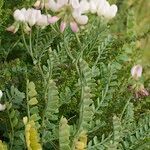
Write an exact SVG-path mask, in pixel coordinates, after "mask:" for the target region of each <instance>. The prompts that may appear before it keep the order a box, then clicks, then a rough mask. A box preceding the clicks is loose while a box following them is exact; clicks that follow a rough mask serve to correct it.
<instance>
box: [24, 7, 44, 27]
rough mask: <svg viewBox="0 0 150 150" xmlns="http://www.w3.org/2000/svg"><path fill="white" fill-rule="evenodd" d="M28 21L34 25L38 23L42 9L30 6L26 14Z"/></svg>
mask: <svg viewBox="0 0 150 150" xmlns="http://www.w3.org/2000/svg"><path fill="white" fill-rule="evenodd" d="M25 17H26V21H27V23H28V24H29V25H30V26H31V27H32V26H34V25H35V24H36V22H37V20H38V19H40V17H41V11H40V10H36V9H33V8H31V9H30V8H29V9H28V10H27V12H26V14H25Z"/></svg>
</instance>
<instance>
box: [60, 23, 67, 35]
mask: <svg viewBox="0 0 150 150" xmlns="http://www.w3.org/2000/svg"><path fill="white" fill-rule="evenodd" d="M66 26H67V23H66V22H61V24H60V32H61V33H63V32H64V30H65V29H66Z"/></svg>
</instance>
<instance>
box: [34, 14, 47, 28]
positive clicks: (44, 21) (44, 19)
mask: <svg viewBox="0 0 150 150" xmlns="http://www.w3.org/2000/svg"><path fill="white" fill-rule="evenodd" d="M36 24H37V25H38V26H43V27H45V26H48V25H49V23H48V16H47V15H41V16H40V18H39V19H38V20H37V23H36Z"/></svg>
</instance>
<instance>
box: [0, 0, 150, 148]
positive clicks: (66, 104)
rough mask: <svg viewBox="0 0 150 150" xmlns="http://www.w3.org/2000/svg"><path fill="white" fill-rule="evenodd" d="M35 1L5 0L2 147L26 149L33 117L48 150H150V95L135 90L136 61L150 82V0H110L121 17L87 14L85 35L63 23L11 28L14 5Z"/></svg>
mask: <svg viewBox="0 0 150 150" xmlns="http://www.w3.org/2000/svg"><path fill="white" fill-rule="evenodd" d="M34 2H35V1H29V0H27V1H22V0H20V1H14V0H10V1H4V0H1V1H0V90H2V91H3V97H2V98H1V103H2V104H4V103H5V104H6V110H5V111H3V112H2V111H1V112H0V120H1V126H0V139H1V140H0V149H4V150H5V149H6V148H5V147H6V145H7V148H8V149H10V150H24V149H26V148H27V147H26V144H27V143H26V142H27V141H26V139H25V132H24V125H23V121H22V120H23V118H24V117H25V116H27V118H28V121H27V122H28V123H27V124H26V125H28V127H27V126H26V125H25V128H26V127H27V128H28V129H31V128H30V127H31V126H32V125H33V124H34V123H35V124H34V125H33V128H32V129H33V130H31V133H33V134H32V135H31V138H32V136H34V135H36V140H37V141H38V143H41V146H42V148H43V150H52V149H54V150H58V149H60V150H82V149H88V150H117V149H118V150H149V149H150V147H149V145H150V138H149V137H150V114H149V106H150V105H149V102H150V101H149V100H150V98H149V97H141V98H138V99H136V98H135V97H134V94H133V93H134V91H132V89H130V85H131V84H132V82H131V80H132V79H131V77H130V69H131V67H132V66H133V65H134V64H142V65H143V68H144V69H143V70H144V71H143V77H142V79H141V80H142V82H143V83H144V86H145V88H146V89H147V90H148V91H149V88H150V84H149V75H150V73H149V51H148V50H149V36H148V34H149V14H148V6H149V4H148V0H139V1H138V2H137V0H128V1H126V0H110V2H111V3H116V4H117V6H118V13H117V16H116V19H115V18H114V19H112V20H110V21H109V22H107V21H106V20H104V18H98V17H96V16H95V15H93V14H91V15H90V14H88V15H89V23H88V24H87V25H85V26H84V27H82V26H81V28H82V29H81V32H78V33H72V32H71V30H70V29H69V28H67V29H66V31H65V32H64V33H60V31H59V27H58V25H59V23H56V24H55V25H50V26H49V27H47V28H45V29H41V28H39V27H36V28H34V27H33V28H32V32H31V33H30V34H29V35H23V34H22V33H21V31H19V32H18V33H17V34H15V35H12V34H10V33H8V32H6V31H5V30H6V28H7V27H8V26H9V25H10V24H11V23H12V22H13V20H12V18H13V17H12V14H13V11H14V10H16V9H18V8H22V7H26V8H27V7H31V6H32V5H33V3H34ZM145 10H147V11H145ZM42 11H43V13H49V12H48V11H47V10H45V9H44V10H42ZM135 82H136V81H135ZM62 116H65V117H62ZM30 121H33V122H34V123H33V122H30ZM30 125H31V126H30ZM34 129H35V130H34ZM36 129H38V130H36ZM32 131H33V132H32ZM37 131H38V132H37ZM27 133H28V131H27ZM33 139H34V138H33ZM39 139H41V141H39ZM2 141H3V142H2ZM31 141H32V142H31V144H33V145H34V144H35V143H34V140H31ZM28 142H29V141H28ZM5 143H6V144H5ZM87 143H88V144H87ZM1 147H2V148H1Z"/></svg>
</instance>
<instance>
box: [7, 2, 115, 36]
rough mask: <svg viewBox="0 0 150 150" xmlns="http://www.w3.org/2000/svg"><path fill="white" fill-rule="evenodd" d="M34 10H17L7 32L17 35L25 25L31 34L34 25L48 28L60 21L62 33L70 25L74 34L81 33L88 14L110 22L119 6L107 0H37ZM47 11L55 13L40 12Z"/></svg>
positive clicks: (25, 29)
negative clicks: (81, 27) (80, 29)
mask: <svg viewBox="0 0 150 150" xmlns="http://www.w3.org/2000/svg"><path fill="white" fill-rule="evenodd" d="M34 7H35V8H36V9H33V8H29V9H27V10H26V9H25V8H23V9H21V10H18V9H17V10H16V11H15V12H14V15H13V16H14V19H15V23H14V24H13V25H12V26H10V27H8V28H7V30H8V31H11V32H13V33H16V32H17V31H18V29H19V26H20V24H23V29H24V31H25V32H27V33H28V32H30V31H31V27H32V26H33V25H38V26H42V27H43V26H44V27H45V26H47V25H49V24H53V23H55V22H57V21H58V20H61V21H60V31H61V32H64V30H65V28H66V27H67V26H68V25H69V26H70V27H71V29H72V31H73V32H78V31H79V26H81V25H85V24H87V23H88V16H87V14H88V13H92V14H97V15H98V16H100V17H104V18H105V19H107V20H109V19H112V18H113V17H115V15H116V13H117V6H116V5H110V4H109V3H108V1H106V0H80V1H79V0H44V1H43V0H37V1H36V2H35V4H34ZM43 8H45V9H47V10H51V11H52V12H54V14H55V15H54V16H52V17H51V15H50V14H48V15H44V14H41V11H40V10H37V9H43Z"/></svg>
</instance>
